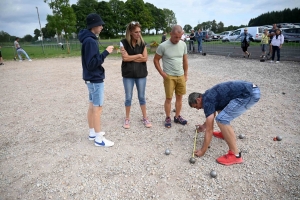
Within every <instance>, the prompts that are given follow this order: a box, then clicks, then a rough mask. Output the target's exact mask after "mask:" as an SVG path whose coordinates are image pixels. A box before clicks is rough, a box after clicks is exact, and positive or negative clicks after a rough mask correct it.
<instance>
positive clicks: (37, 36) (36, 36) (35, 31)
mask: <svg viewBox="0 0 300 200" xmlns="http://www.w3.org/2000/svg"><path fill="white" fill-rule="evenodd" d="M33 34H34V39H35V40H38V39H39V37H40V36H41V31H40V30H39V29H37V28H36V29H34V31H33Z"/></svg>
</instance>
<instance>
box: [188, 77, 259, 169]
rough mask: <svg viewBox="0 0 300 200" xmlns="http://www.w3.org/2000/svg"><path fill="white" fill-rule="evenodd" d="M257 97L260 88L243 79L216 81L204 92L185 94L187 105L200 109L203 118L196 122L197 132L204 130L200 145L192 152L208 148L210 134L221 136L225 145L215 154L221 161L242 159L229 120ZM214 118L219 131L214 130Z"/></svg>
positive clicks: (228, 163) (201, 152) (237, 162)
mask: <svg viewBox="0 0 300 200" xmlns="http://www.w3.org/2000/svg"><path fill="white" fill-rule="evenodd" d="M259 99H260V89H259V88H258V86H257V85H255V84H253V83H250V82H246V81H228V82H224V83H219V84H217V85H215V86H213V87H212V88H210V89H208V90H206V91H205V92H204V94H201V93H198V92H193V93H191V94H190V95H189V98H188V103H189V105H190V107H192V108H196V109H197V110H199V109H203V111H204V114H205V117H206V120H205V122H204V124H203V125H197V129H198V131H199V132H202V131H205V135H204V141H203V144H202V147H201V148H200V149H198V150H196V151H195V152H194V153H195V155H196V156H198V157H201V156H203V155H204V154H205V152H206V151H207V149H208V148H209V144H210V142H211V139H212V136H215V137H217V138H220V139H224V140H225V142H226V143H227V145H228V148H229V151H228V154H226V155H224V156H221V157H219V158H217V162H218V163H220V164H223V165H233V164H239V163H242V162H243V158H242V155H241V152H240V151H239V150H238V148H237V145H236V136H235V133H234V130H233V128H232V126H231V125H230V123H231V121H232V120H234V119H235V118H237V117H239V116H240V115H242V114H243V113H244V112H246V111H247V110H249V109H250V108H251V107H252V106H253V105H255V104H256V103H257V102H258V101H259ZM214 120H216V122H217V125H218V127H219V128H220V130H221V132H214V131H213V130H214Z"/></svg>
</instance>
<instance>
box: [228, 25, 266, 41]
mask: <svg viewBox="0 0 300 200" xmlns="http://www.w3.org/2000/svg"><path fill="white" fill-rule="evenodd" d="M247 28H248V33H250V34H251V35H252V36H253V40H254V41H255V42H260V41H261V36H262V34H263V32H264V29H266V28H267V27H264V26H254V27H247ZM244 29H245V28H239V29H237V30H235V31H233V32H232V33H231V34H229V35H228V36H225V37H223V38H222V42H234V41H236V38H237V37H238V36H239V35H240V34H241V33H242V32H244Z"/></svg>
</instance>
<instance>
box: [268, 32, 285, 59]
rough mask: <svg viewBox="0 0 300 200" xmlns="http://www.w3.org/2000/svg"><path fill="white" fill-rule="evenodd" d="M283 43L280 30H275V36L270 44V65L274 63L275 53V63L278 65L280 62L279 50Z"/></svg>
mask: <svg viewBox="0 0 300 200" xmlns="http://www.w3.org/2000/svg"><path fill="white" fill-rule="evenodd" d="M283 43H284V37H283V35H282V34H281V30H280V29H277V30H276V32H275V35H274V36H273V38H272V41H271V44H272V60H271V61H270V62H271V63H272V62H274V58H275V52H277V61H276V63H279V61H280V49H281V48H282V44H283Z"/></svg>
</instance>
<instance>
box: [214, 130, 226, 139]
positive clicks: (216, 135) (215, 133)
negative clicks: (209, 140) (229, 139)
mask: <svg viewBox="0 0 300 200" xmlns="http://www.w3.org/2000/svg"><path fill="white" fill-rule="evenodd" d="M213 135H214V136H215V137H216V138H220V139H223V140H224V137H223V135H222V132H217V131H216V132H213Z"/></svg>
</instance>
